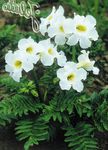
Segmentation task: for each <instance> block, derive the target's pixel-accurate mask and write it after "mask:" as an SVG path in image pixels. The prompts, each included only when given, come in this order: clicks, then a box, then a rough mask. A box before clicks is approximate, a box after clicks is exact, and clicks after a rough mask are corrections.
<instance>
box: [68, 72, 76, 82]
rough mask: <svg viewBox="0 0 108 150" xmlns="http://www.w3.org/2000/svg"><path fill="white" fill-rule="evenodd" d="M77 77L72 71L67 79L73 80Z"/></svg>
mask: <svg viewBox="0 0 108 150" xmlns="http://www.w3.org/2000/svg"><path fill="white" fill-rule="evenodd" d="M74 79H75V74H74V73H71V74H70V75H68V77H67V80H68V81H73V80H74Z"/></svg>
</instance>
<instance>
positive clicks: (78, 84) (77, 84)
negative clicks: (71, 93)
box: [73, 81, 84, 92]
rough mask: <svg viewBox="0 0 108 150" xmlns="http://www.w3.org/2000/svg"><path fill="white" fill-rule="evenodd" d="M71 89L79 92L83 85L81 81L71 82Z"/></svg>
mask: <svg viewBox="0 0 108 150" xmlns="http://www.w3.org/2000/svg"><path fill="white" fill-rule="evenodd" d="M73 89H74V90H76V91H77V92H81V91H83V89H84V85H83V83H82V82H81V81H77V82H75V83H74V84H73Z"/></svg>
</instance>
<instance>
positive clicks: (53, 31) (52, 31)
mask: <svg viewBox="0 0 108 150" xmlns="http://www.w3.org/2000/svg"><path fill="white" fill-rule="evenodd" d="M47 32H48V36H49V37H50V38H52V37H54V36H55V35H56V27H55V26H50V27H49V28H48V31H47Z"/></svg>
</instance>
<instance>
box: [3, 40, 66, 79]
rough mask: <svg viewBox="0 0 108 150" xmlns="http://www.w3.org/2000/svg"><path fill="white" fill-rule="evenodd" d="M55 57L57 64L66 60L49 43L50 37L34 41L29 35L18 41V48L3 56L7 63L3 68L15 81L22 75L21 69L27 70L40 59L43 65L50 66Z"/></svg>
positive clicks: (60, 64)
mask: <svg viewBox="0 0 108 150" xmlns="http://www.w3.org/2000/svg"><path fill="white" fill-rule="evenodd" d="M55 59H57V63H58V65H59V66H63V65H64V64H65V62H66V56H65V54H64V53H63V52H62V51H60V52H58V51H57V46H55V45H54V44H52V43H51V41H50V39H47V40H43V41H40V42H39V43H36V42H35V41H34V40H33V39H32V38H31V37H29V38H28V39H21V40H20V41H19V43H18V50H17V51H15V52H12V51H9V52H8V53H7V54H6V56H5V61H6V63H7V65H6V66H5V69H6V71H7V72H9V73H10V76H11V77H12V78H13V79H14V80H15V81H17V82H19V81H20V78H21V77H22V71H23V70H24V71H26V72H29V71H30V70H32V69H33V68H34V65H35V64H36V63H37V62H38V61H39V60H40V61H41V63H42V64H43V65H44V66H51V65H52V64H53V63H54V60H55Z"/></svg>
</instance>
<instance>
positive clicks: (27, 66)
mask: <svg viewBox="0 0 108 150" xmlns="http://www.w3.org/2000/svg"><path fill="white" fill-rule="evenodd" d="M33 67H34V66H33V63H31V62H25V63H24V64H23V69H24V70H25V71H26V72H29V71H30V70H33Z"/></svg>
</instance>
